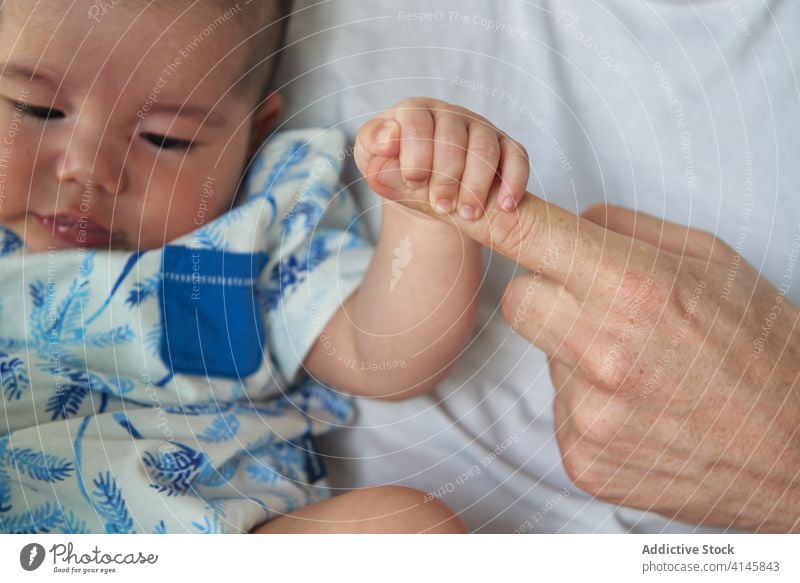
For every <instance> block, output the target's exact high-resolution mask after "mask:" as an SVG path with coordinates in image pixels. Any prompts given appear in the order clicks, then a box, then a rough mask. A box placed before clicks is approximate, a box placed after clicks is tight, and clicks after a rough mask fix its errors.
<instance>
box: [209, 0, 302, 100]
mask: <svg viewBox="0 0 800 583" xmlns="http://www.w3.org/2000/svg"><path fill="white" fill-rule="evenodd" d="M201 1H203V2H209V3H211V4H214V5H215V6H216V7H217V8H218V9H220V10H221V11H222V12H220V15H219V18H224V17H225V16H226V15H228V17H230V15H233V16H234V18H235V20H236V21H237V23H238V24H239V26H240V27H241V30H242V40H244V39H247V38H250V40H249V41H248V45H249V56H248V59H247V66H246V68H245V69H243V70H242V73H243V77H242V80H241V81H240V82H239V83H238V88H240V89H242V90H244V91H254V92H255V93H256V95H257V96H258V102H261V100H263V99H264V98H265V97H266V96H267V95H268V93H269V92H270V90H271V89H272V84H273V80H274V77H275V73H276V71H277V70H278V65H279V62H280V56H281V54H282V53H283V47H284V45H285V43H286V32H287V30H288V28H289V15H290V14H291V10H292V0H253V1H252V2H250V3H247V4H244V3H242V2H241V0H240V1H235V0H201Z"/></svg>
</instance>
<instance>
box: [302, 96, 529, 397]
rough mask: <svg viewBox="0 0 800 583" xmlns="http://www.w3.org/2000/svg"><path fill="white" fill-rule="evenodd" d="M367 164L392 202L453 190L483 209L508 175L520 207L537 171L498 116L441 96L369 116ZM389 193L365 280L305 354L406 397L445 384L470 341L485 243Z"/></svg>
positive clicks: (349, 378) (338, 376)
mask: <svg viewBox="0 0 800 583" xmlns="http://www.w3.org/2000/svg"><path fill="white" fill-rule="evenodd" d="M386 129H388V132H384V130H386ZM382 132H383V133H382ZM520 153H521V155H518V154H520ZM356 162H357V164H358V166H359V168H360V169H361V171H362V172H363V173H364V174H365V176H366V179H367V181H368V183H369V184H370V186H371V187H372V188H373V189H374V190H375V191H376V192H378V193H379V194H381V195H383V196H384V197H385V198H387V199H389V201H401V200H402V201H404V202H405V201H420V200H426V201H430V202H431V203H435V202H438V201H439V200H442V199H444V200H447V201H449V202H450V205H449V208H448V209H447V210H448V211H450V212H461V209H463V208H464V207H469V209H468V210H467V211H465V214H467V215H471V216H472V217H474V218H475V219H477V218H479V217H480V216H481V215H482V214H483V207H484V205H485V203H486V199H487V197H488V193H489V190H490V188H491V187H492V185H493V184H495V181H496V180H499V181H500V183H501V184H502V188H501V192H507V193H508V194H509V195H510V196H511V197H512V201H511V202H512V205H511V206H510V209H511V210H513V208H514V207H515V206H516V202H517V201H518V200H519V199H520V197H521V196H522V195H523V194H524V192H525V187H526V185H527V179H528V171H529V170H528V161H527V157H526V155H525V154H524V150H522V149H521V148H520V147H519V146H518V144H516V143H514V142H511V141H510V140H508V139H507V138H505V136H503V134H502V133H501V132H500V131H499V130H497V129H496V128H494V127H493V126H491V124H489V123H488V122H486V120H484V119H483V118H480V117H478V116H476V115H475V114H473V113H471V112H469V111H467V110H463V109H461V108H456V107H453V106H450V105H448V104H445V103H443V102H438V101H434V100H406V101H404V102H403V103H401V104H400V105H399V106H397V107H395V108H393V109H391V110H389V111H387V112H385V113H383V114H381V115H380V116H378V118H376V119H375V120H372V121H371V122H369V123H367V124H366V125H365V126H364V127H363V128H362V130H361V131H360V132H359V136H358V141H357V148H356ZM498 175H499V176H498ZM378 176H380V182H379V181H378V180H377V177H378ZM387 184H390V185H392V186H393V187H392V188H389V187H387V186H386V185H387ZM504 189H505V190H504ZM389 201H387V202H384V205H383V226H382V229H381V235H380V239H379V241H378V245H377V248H376V250H375V255H374V257H373V260H372V262H371V264H370V267H369V269H368V271H367V273H366V275H365V278H364V281H363V282H362V284H361V286H360V287H359V289H358V290H357V291H356V292H354V293H353V295H352V296H351V297H350V298H349V299H348V301H347V302H345V304H344V305H343V306H342V308H340V309H339V311H338V312H337V313H336V314H335V315H334V316H333V317H332V318H331V320H330V321H329V322H328V323H327V324H326V326H325V330H324V332H323V333H322V334H321V335H320V337H319V339H318V341H317V342H316V343H315V345H314V347H313V348H312V350H311V352H310V353H309V355H308V357H307V358H306V361H305V363H304V364H305V367H306V369H307V370H308V371H309V373H311V374H312V375H313V376H315V377H316V378H317V379H319V380H320V381H322V382H324V383H326V384H328V385H330V386H332V387H334V388H337V389H339V390H342V391H344V392H347V393H351V394H357V395H364V396H373V397H378V398H394V399H400V398H407V397H411V396H414V395H417V394H421V393H423V392H425V391H428V390H430V389H432V388H433V387H435V386H436V385H437V384H438V382H439V381H440V380H441V379H442V378H443V377H444V375H445V374H446V373H447V371H448V370H449V368H450V366H451V365H452V364H453V363H454V361H455V360H456V359H457V357H458V355H459V353H460V352H461V351H462V350H463V348H464V346H465V345H466V343H467V341H468V340H469V337H470V334H471V332H472V329H473V326H474V323H475V318H476V314H477V308H478V293H479V288H480V281H481V273H482V268H481V247H480V245H479V244H477V243H476V242H475V241H473V240H472V239H470V238H469V237H466V236H464V235H462V234H461V233H460V232H459V231H458V229H457V228H456V226H454V225H453V224H448V223H445V222H441V221H438V220H435V219H432V218H430V217H427V216H426V215H425V214H423V213H420V212H417V211H415V210H413V209H411V208H408V207H407V206H405V205H402V204H399V203H398V202H389Z"/></svg>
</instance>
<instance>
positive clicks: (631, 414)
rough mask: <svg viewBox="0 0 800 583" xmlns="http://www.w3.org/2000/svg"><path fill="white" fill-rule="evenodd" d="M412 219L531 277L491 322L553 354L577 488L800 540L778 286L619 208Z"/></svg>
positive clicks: (791, 399)
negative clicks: (440, 227) (433, 224)
mask: <svg viewBox="0 0 800 583" xmlns="http://www.w3.org/2000/svg"><path fill="white" fill-rule="evenodd" d="M499 182H500V179H499V178H498V180H497V181H496V184H495V185H494V188H493V191H494V193H493V195H492V197H493V198H495V199H496V196H497V192H498V191H499ZM415 208H416V209H417V210H421V211H423V212H426V213H429V214H430V216H437V217H438V218H440V219H442V220H449V221H452V222H453V223H455V224H457V225H458V226H459V228H461V229H462V230H463V231H464V232H465V233H466V234H468V235H469V236H471V237H472V238H474V239H476V240H477V241H479V242H481V243H483V244H484V245H488V246H490V247H492V248H493V249H495V250H496V251H498V252H500V253H502V254H504V255H506V256H507V257H509V258H511V259H512V260H515V261H517V262H519V263H521V264H522V265H523V266H525V267H527V268H528V269H529V270H530V271H531V273H530V274H527V275H524V276H522V277H518V278H517V279H515V280H514V281H513V282H512V283H511V284H510V285H509V287H508V289H507V291H506V294H505V296H504V298H503V313H504V315H505V317H506V319H507V320H508V321H509V323H511V325H512V327H513V329H514V330H516V331H517V332H518V333H519V334H521V335H523V336H524V337H525V338H527V339H528V340H530V341H531V342H532V343H533V344H535V345H536V346H538V347H539V348H541V349H542V350H544V351H545V352H546V353H547V354H548V355H549V356H550V358H551V360H550V367H551V374H552V377H553V380H554V382H555V385H556V388H557V394H556V397H555V423H556V434H557V438H558V443H559V446H560V448H561V453H562V456H563V463H564V466H565V468H566V471H567V473H568V475H569V476H570V478H571V479H572V480H573V481H574V482H575V483H576V484H577V485H578V486H579V487H581V488H582V489H584V490H586V491H588V492H589V493H591V494H593V495H595V496H598V497H599V498H602V499H604V500H607V501H609V502H613V503H617V504H621V505H625V506H631V507H636V508H640V509H643V510H649V511H654V512H658V513H660V514H662V515H664V516H667V517H670V518H675V519H679V520H682V521H686V522H690V523H694V524H703V525H715V526H725V527H733V528H738V529H743V530H753V531H770V532H789V531H798V530H800V381H799V380H798V377H800V332H798V330H797V324H798V310H797V308H796V307H794V306H793V305H792V304H791V303H790V302H789V300H788V299H787V298H786V297H785V295H784V294H785V291H786V289H785V288H782V289H781V291H778V290H777V289H776V288H775V287H773V286H772V285H771V284H770V283H768V282H767V281H766V280H764V279H763V278H761V277H759V274H758V273H757V272H756V271H755V270H754V269H753V268H752V267H751V266H749V265H748V264H747V263H746V262H744V261H743V260H742V259H741V258H740V257H738V256H737V255H736V254H735V253H734V252H733V251H732V250H731V249H730V248H729V247H728V246H726V245H725V244H724V243H722V242H721V241H720V240H719V239H717V238H716V237H714V236H712V235H710V234H708V233H705V232H701V231H696V230H692V229H687V228H684V227H681V226H678V225H674V224H670V223H664V222H662V221H660V220H659V219H656V218H654V217H650V216H647V215H643V214H635V213H633V212H631V211H628V210H625V209H622V208H616V207H609V206H600V207H594V208H592V209H590V210H589V211H587V212H586V213H584V216H583V217H577V216H575V215H573V214H571V213H569V212H567V211H565V210H564V209H561V208H560V207H557V206H555V205H551V204H548V203H546V202H544V201H542V200H541V199H538V198H536V197H534V196H525V197H524V198H523V200H522V201H521V202H520V204H519V206H518V211H517V213H503V212H501V211H499V210H498V209H497V205H496V204H491V203H490V204H487V205H486V215H485V216H484V217H483V218H482V219H481V220H479V221H472V222H470V221H462V220H460V219H459V217H457V216H454V215H437V214H436V213H434V212H433V211H432V210H431V209H430V208H429V206H426V205H424V204H417V205H415ZM797 247H800V245H798V246H797ZM797 247H795V251H797V252H796V253H794V255H793V256H792V258H791V261H792V262H791V263H787V275H788V276H791V270H793V269H795V268H796V267H797V266H796V263H797V256H798V255H799V254H800V249H798V248H797ZM788 280H789V277H787V281H788Z"/></svg>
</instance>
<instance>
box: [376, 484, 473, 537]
mask: <svg viewBox="0 0 800 583" xmlns="http://www.w3.org/2000/svg"><path fill="white" fill-rule="evenodd" d="M362 492H363V493H364V496H365V498H367V499H369V500H371V501H372V503H373V504H375V510H376V511H378V512H380V513H381V514H383V515H384V516H385V517H386V518H387V519H389V520H391V522H396V523H397V526H402V527H403V528H402V530H403V531H405V532H419V533H429V534H460V533H464V532H466V527H465V526H464V523H463V522H462V521H461V519H460V518H459V517H458V516H457V515H456V513H455V512H453V511H452V510H451V509H450V507H449V506H447V505H446V504H445V503H444V502H442V501H441V500H439V499H437V498H432V497H431V496H428V495H427V494H425V493H424V492H420V491H419V490H415V489H413V488H407V487H405V486H376V487H374V488H369V489H367V490H362ZM379 509H380V510H379Z"/></svg>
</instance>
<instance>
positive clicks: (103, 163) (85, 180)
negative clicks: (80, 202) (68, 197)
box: [57, 136, 126, 196]
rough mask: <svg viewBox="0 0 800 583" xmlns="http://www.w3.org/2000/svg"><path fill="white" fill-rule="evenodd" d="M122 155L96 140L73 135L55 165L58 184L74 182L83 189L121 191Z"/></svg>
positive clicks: (123, 183) (118, 192)
mask: <svg viewBox="0 0 800 583" xmlns="http://www.w3.org/2000/svg"><path fill="white" fill-rule="evenodd" d="M122 156H123V155H122V154H121V153H120V152H119V151H117V148H112V147H110V146H109V145H103V144H101V143H100V141H99V140H93V139H86V138H81V137H79V136H73V139H72V141H71V142H70V143H69V144H68V145H67V146H66V147H65V149H64V153H63V155H62V156H61V160H60V161H59V162H58V165H57V178H58V180H59V181H60V182H62V183H67V182H77V183H79V184H80V185H81V187H82V188H84V189H85V190H86V191H92V192H104V193H106V194H110V195H113V196H116V195H118V194H120V193H122V192H124V191H125V186H126V183H125V180H126V178H125V171H124V168H123V163H122Z"/></svg>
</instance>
